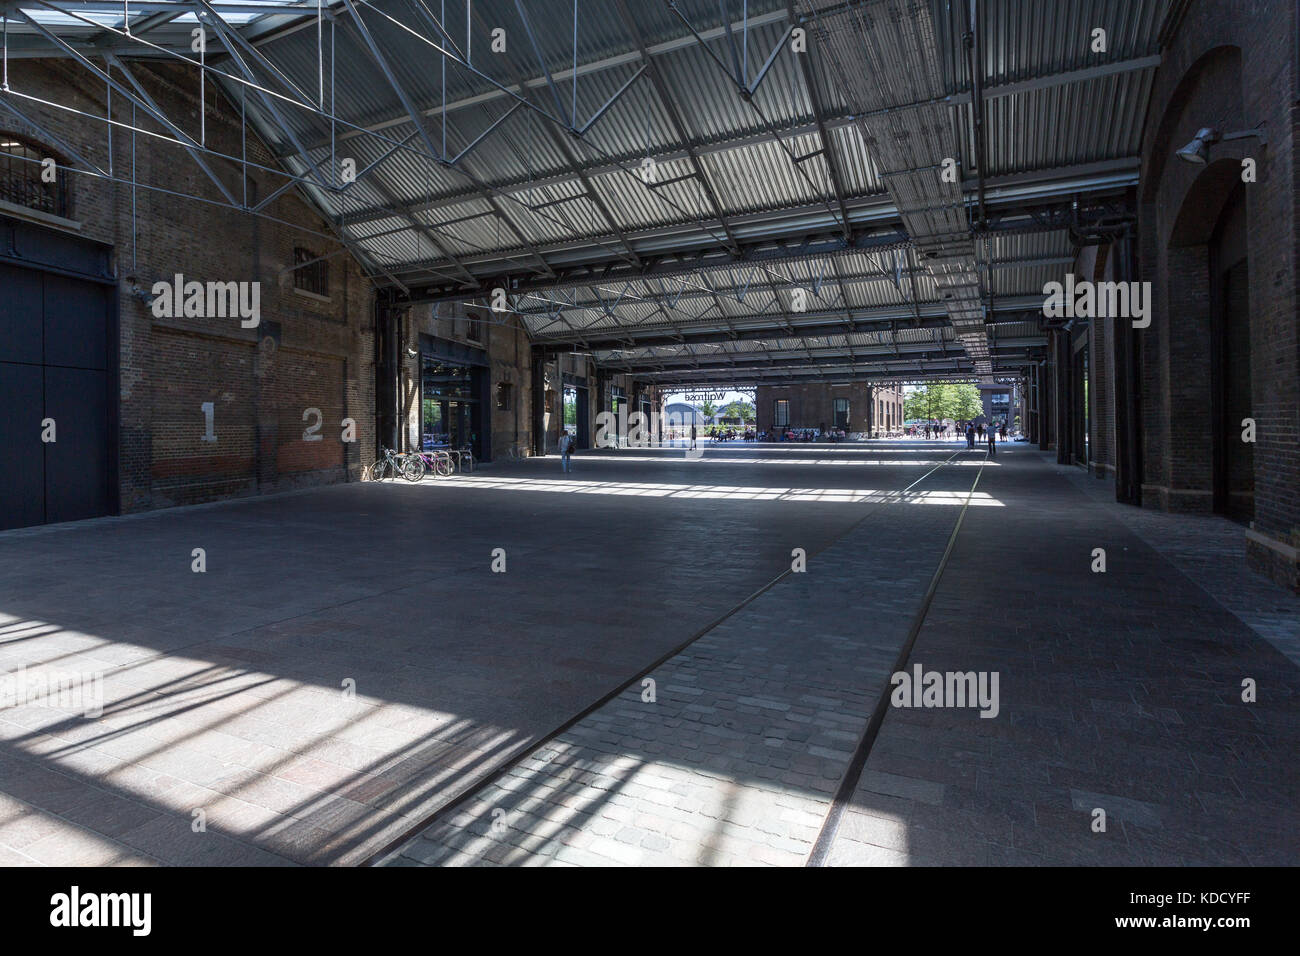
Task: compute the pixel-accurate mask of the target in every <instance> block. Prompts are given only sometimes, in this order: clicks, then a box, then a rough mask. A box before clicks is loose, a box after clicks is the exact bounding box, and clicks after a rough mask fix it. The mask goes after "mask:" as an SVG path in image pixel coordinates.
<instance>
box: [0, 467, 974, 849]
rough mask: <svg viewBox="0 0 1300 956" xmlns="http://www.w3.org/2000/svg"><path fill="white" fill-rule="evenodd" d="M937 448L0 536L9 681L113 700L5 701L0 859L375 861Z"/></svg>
mask: <svg viewBox="0 0 1300 956" xmlns="http://www.w3.org/2000/svg"><path fill="white" fill-rule="evenodd" d="M936 453H937V450H936V449H932V448H908V449H897V450H887V449H886V450H876V449H863V448H858V449H853V450H849V449H844V450H837V449H826V450H818V449H810V448H807V447H801V448H799V449H792V450H789V451H785V450H769V451H766V452H759V451H756V450H754V449H752V448H750V449H737V451H736V452H734V453H733V452H730V451H728V452H721V451H718V452H715V451H713V450H708V451H706V453H705V457H704V458H703V459H702V460H700V461H686V460H685V459H684V457H683V453H682V452H676V453H669V452H659V453H655V454H635V455H634V454H631V453H627V454H620V455H610V456H605V457H598V456H579V457H578V458H577V459H576V460H575V463H574V464H575V470H574V473H573V474H572V475H568V476H564V475H562V474H561V472H560V467H559V462H558V460H556V459H554V458H551V459H547V460H538V461H530V462H526V463H521V464H518V465H513V466H501V467H497V468H492V469H484V470H482V471H481V472H479V473H477V474H475V475H474V476H465V477H457V478H453V479H450V480H447V481H432V480H430V481H426V482H423V483H421V484H419V485H408V484H406V483H404V482H396V483H391V482H385V483H382V484H374V483H368V484H364V485H357V484H354V485H346V486H336V487H330V488H322V489H318V490H313V491H306V492H301V493H296V494H289V495H281V496H275V497H269V498H257V499H248V500H241V501H233V502H227V503H223V504H220V505H212V506H200V507H195V508H181V509H175V510H171V511H165V512H154V513H150V514H145V515H138V516H132V517H127V518H115V519H99V520H95V521H89V522H76V523H70V524H66V525H53V526H47V527H42V528H34V529H22V530H18V531H12V532H5V533H3V534H0V679H6V678H7V679H10V680H14V681H16V680H21V679H24V676H23V675H27V677H33V676H36V677H40V676H51V675H61V676H63V677H74V678H75V677H80V678H83V679H84V680H85V681H86V682H87V684H88V686H87V692H88V693H90V694H91V695H92V696H93V695H94V694H95V691H96V689H97V690H98V693H99V696H102V701H101V703H102V706H103V712H102V713H100V714H98V715H87V713H86V710H87V708H78V707H75V706H72V703H74V702H67V705H66V706H65V702H62V701H58V700H55V699H54V698H53V695H38V696H37V699H35V700H33V701H31V702H28V701H26V700H23V701H22V702H18V703H16V704H15V703H14V702H13V701H12V700H10V701H6V702H4V704H3V705H0V863H16V864H74V865H89V864H97V863H123V864H125V863H145V864H149V863H160V862H161V863H173V864H191V863H241V864H253V863H256V864H276V865H278V864H286V863H311V864H320V863H331V864H340V863H341V864H346V863H353V862H357V861H360V860H362V859H365V858H367V857H368V856H370V855H371V854H373V853H374V852H376V851H377V850H378V849H380V848H382V847H383V846H385V845H386V844H387V843H389V842H390V841H391V840H393V839H395V838H398V837H400V836H401V835H402V834H403V833H407V832H410V831H411V829H412V828H414V827H415V826H417V825H418V823H419V822H420V821H421V820H423V819H426V818H427V816H428V815H429V814H430V813H431V812H433V810H434V809H436V808H437V807H439V806H441V805H443V804H444V803H446V802H447V801H448V800H449V799H452V798H453V797H455V796H456V795H457V794H459V793H461V792H463V791H466V790H468V789H473V788H474V787H475V786H477V785H478V784H480V783H481V782H482V781H483V780H485V779H487V778H488V777H489V776H490V775H491V774H492V773H493V772H494V771H495V770H496V769H497V768H498V767H500V766H501V765H502V764H503V763H507V762H509V761H510V760H511V759H513V758H514V757H517V756H519V755H520V754H522V753H525V752H527V750H528V749H531V747H532V745H533V744H534V743H535V742H536V741H537V740H539V739H543V738H545V737H546V736H548V735H549V734H550V733H551V732H552V731H554V730H555V728H557V727H559V726H561V725H562V724H563V723H564V722H565V721H567V720H568V719H570V718H571V717H573V716H574V715H575V714H578V713H579V712H581V711H582V710H583V709H584V708H585V707H587V706H588V705H590V704H591V703H592V702H593V701H596V700H599V699H601V698H602V697H603V696H605V695H606V694H608V693H610V692H612V691H614V690H615V689H617V688H618V687H619V686H620V685H621V684H622V683H623V682H624V681H626V680H627V679H628V678H629V677H630V676H632V675H634V674H636V673H637V672H638V671H640V670H642V669H644V668H646V667H649V666H650V665H651V664H653V663H654V662H655V661H656V660H658V659H659V658H661V657H663V656H664V655H665V654H669V653H671V652H672V650H673V649H674V648H677V647H679V646H680V645H681V643H682V642H683V641H685V640H686V639H687V638H688V637H690V636H691V635H692V634H694V633H696V632H698V631H700V630H701V629H702V628H705V627H707V626H708V625H709V624H710V623H711V622H713V621H716V620H717V619H718V618H719V617H720V616H721V615H722V614H724V613H726V611H727V610H729V609H730V608H732V607H734V605H735V604H736V602H737V601H738V600H740V599H741V598H742V597H743V596H744V595H747V594H750V593H752V592H753V591H754V590H755V589H757V588H759V587H761V586H762V585H764V584H766V583H767V582H769V581H771V580H772V579H773V578H774V577H775V576H776V575H777V574H779V573H780V572H781V571H782V570H783V569H787V568H789V566H790V552H791V549H792V548H795V547H802V548H805V549H806V550H807V551H808V552H809V553H810V554H813V553H815V552H816V551H817V550H818V549H820V548H822V547H823V546H824V545H825V544H826V543H828V542H829V541H831V540H833V539H834V538H835V537H836V536H837V535H839V534H841V533H842V532H843V531H844V530H845V529H846V528H848V527H849V526H851V525H852V524H853V523H854V522H855V521H856V520H857V519H858V518H859V517H860V516H861V515H862V514H863V513H864V511H865V510H867V509H869V508H871V507H873V505H872V502H873V501H878V500H880V499H881V498H882V497H883V496H885V495H886V494H887V493H888V492H889V491H890V490H891V489H894V490H896V489H898V488H900V487H902V486H904V485H905V484H907V483H908V482H909V481H911V480H912V477H914V476H916V475H919V474H922V473H924V471H925V470H926V469H927V468H929V467H931V465H930V464H929V463H930V462H933V461H938V460H942V457H945V456H946V455H947V454H949V452H944V453H943V455H942V456H940V457H938V458H936ZM817 459H825V460H827V461H833V462H837V463H838V464H836V465H835V466H829V465H828V466H826V467H822V466H819V465H816V464H813V461H814V460H817ZM755 461H757V462H758V463H757V464H755V463H754V462H755ZM577 491H580V492H582V493H574V492H577ZM918 510H928V509H918ZM936 510H939V511H949V510H951V509H949V508H947V507H938V508H937V509H936ZM195 548H202V549H204V552H205V561H206V570H204V572H203V573H197V572H195V571H194V570H192V567H193V561H194V560H195V559H194V557H193V550H194V549H195ZM497 548H501V549H503V551H504V553H505V557H506V561H507V565H506V567H507V570H506V572H505V573H495V572H493V571H492V562H493V552H494V551H495V549H497ZM96 682H98V684H96ZM2 689H3V687H0V690H2ZM9 704H13V705H12V706H9ZM196 812H197V813H198V814H201V822H202V824H203V826H202V827H199V824H200V816H197V815H196Z"/></svg>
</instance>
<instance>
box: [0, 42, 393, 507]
mask: <svg viewBox="0 0 1300 956" xmlns="http://www.w3.org/2000/svg"><path fill="white" fill-rule="evenodd" d="M9 69H10V85H11V87H12V88H13V89H15V90H17V91H20V92H28V93H31V94H33V95H37V96H40V97H42V98H44V99H48V100H52V101H54V102H58V103H62V104H66V105H68V106H71V107H72V108H74V109H76V110H80V111H83V112H85V113H89V114H92V115H98V116H103V115H105V114H106V112H107V109H108V103H107V98H106V96H105V89H104V85H103V84H102V83H101V82H99V81H92V80H91V78H90V74H89V73H88V72H87V71H86V70H84V68H82V67H80V66H78V65H76V64H73V63H71V62H69V61H62V60H21V61H15V62H12V63H11V64H10V67H9ZM130 69H131V70H132V72H133V73H134V75H135V77H136V79H137V80H139V81H140V83H141V84H142V85H143V86H144V88H145V89H146V90H147V91H148V93H149V94H150V96H152V97H153V99H154V100H155V101H156V102H157V103H158V105H159V106H160V108H161V109H162V110H163V111H164V112H165V113H166V114H167V115H168V116H169V117H170V118H171V119H172V121H173V122H175V123H177V124H178V125H180V126H181V127H182V128H183V129H185V130H186V131H187V132H189V133H190V134H191V135H194V136H195V137H196V138H197V137H198V135H199V116H198V112H199V108H200V104H199V100H198V97H197V96H196V89H195V84H194V83H193V77H192V76H189V75H188V74H185V73H182V72H181V71H180V70H178V69H177V68H175V67H174V66H173V65H172V64H167V63H156V64H143V63H140V62H138V61H134V62H132V63H131V64H130ZM118 78H119V79H121V76H120V75H119V76H118ZM15 102H17V101H15ZM112 105H113V110H112V115H113V118H114V119H115V120H117V121H119V122H122V123H128V124H129V123H131V122H132V111H131V104H130V103H129V102H128V101H127V100H126V99H125V97H123V96H121V95H117V94H115V95H114V96H113V103H112ZM21 108H22V109H23V111H24V112H25V113H27V114H28V116H29V117H30V119H31V120H32V123H30V124H29V123H25V122H22V121H20V120H17V119H15V118H13V117H12V116H9V115H8V114H7V113H3V112H0V130H3V131H6V132H12V133H17V134H18V135H20V136H22V137H23V138H25V139H28V140H31V141H34V142H35V143H37V144H40V145H41V146H42V147H48V148H49V152H50V154H51V155H53V156H55V157H56V158H57V159H59V161H60V162H61V163H62V162H67V161H70V157H69V156H65V155H63V153H62V151H61V150H60V149H58V148H56V147H54V146H53V144H52V143H51V142H50V141H49V139H48V138H47V135H46V134H47V133H50V134H53V136H55V137H57V138H58V139H59V140H61V141H62V142H64V143H66V144H67V145H69V146H70V147H72V149H73V150H75V151H76V152H77V153H79V154H80V155H81V156H83V157H84V158H85V159H87V160H88V161H90V162H92V163H94V164H96V165H98V166H99V167H100V168H101V169H104V170H108V169H110V160H111V169H112V171H113V174H114V178H115V180H116V181H114V180H108V179H103V178H95V177H91V176H87V175H83V174H79V173H70V174H69V179H70V181H71V183H72V189H73V200H74V206H73V210H72V217H73V220H74V221H73V222H71V223H68V222H63V223H53V227H54V228H60V229H63V230H66V231H69V232H72V233H74V234H77V235H81V236H84V237H86V238H88V239H93V240H97V241H99V242H104V243H108V244H111V245H112V246H113V248H114V256H115V262H116V271H117V275H118V276H119V284H118V303H119V311H120V348H119V362H120V396H119V399H120V401H119V409H120V437H119V446H120V468H119V471H120V486H121V505H122V510H123V511H124V512H133V511H142V510H147V509H150V508H156V507H163V506H167V505H172V504H179V503H189V502H197V501H206V500H212V499H215V498H222V497H227V496H230V495H236V494H247V493H256V492H267V491H275V490H281V489H286V488H292V487H298V486H301V485H309V484H316V483H321V482H334V481H342V480H346V479H347V478H348V477H349V476H351V477H353V478H355V477H357V476H358V475H359V473H360V471H361V468H362V467H363V466H364V465H365V464H366V463H368V462H369V460H370V459H371V457H372V449H373V447H374V362H373V343H372V336H373V318H372V308H371V303H372V299H373V291H372V288H371V285H370V283H369V281H368V280H367V279H366V278H365V277H364V276H363V274H362V272H361V269H360V268H359V266H358V265H357V264H356V263H355V261H353V260H352V259H351V258H350V257H349V256H348V255H347V254H346V253H343V252H342V251H341V246H340V245H339V244H338V243H337V242H336V241H334V240H333V239H332V238H331V237H330V236H329V234H328V232H329V230H328V226H327V225H326V224H325V223H324V222H322V221H321V219H320V217H319V216H318V215H316V214H315V213H314V212H313V210H312V209H311V208H310V207H309V206H308V205H307V203H306V202H305V200H303V199H302V198H301V197H300V196H298V195H297V194H296V192H295V191H294V190H289V191H287V192H285V193H284V194H282V195H281V196H279V197H277V198H276V199H275V200H273V201H272V202H271V203H270V204H269V205H268V206H267V207H266V208H265V209H264V210H262V212H263V213H264V214H265V215H264V217H260V218H259V217H256V216H253V215H250V214H248V213H246V212H244V211H242V210H240V209H238V208H232V207H230V206H229V205H228V204H224V203H225V200H224V199H223V197H222V194H221V192H220V191H219V189H218V188H217V187H216V186H215V185H214V184H213V183H212V182H211V180H210V179H209V178H208V176H207V175H206V174H205V173H204V172H203V171H202V170H201V169H200V168H199V167H198V165H197V164H196V163H195V161H194V160H193V159H192V158H191V157H190V155H189V154H188V153H187V152H186V151H185V150H184V149H181V148H180V147H177V146H172V145H169V144H167V143H164V142H161V141H160V140H158V139H157V138H156V137H152V136H147V135H143V134H137V135H136V136H135V142H134V178H135V181H136V183H137V186H136V187H135V188H134V189H133V188H132V185H131V179H132V174H133V150H132V136H131V134H130V133H129V131H126V130H124V129H123V128H121V127H119V128H116V129H115V130H114V132H113V139H112V144H113V146H112V155H111V157H110V155H109V147H108V136H107V132H106V127H105V124H104V123H102V122H95V121H93V120H91V119H88V118H86V117H82V116H77V115H75V114H73V113H70V112H67V111H64V110H57V109H53V108H50V107H44V106H42V105H40V104H37V103H32V102H30V101H22V105H21ZM204 109H205V117H206V134H207V135H206V146H207V147H208V148H209V149H211V150H214V151H217V152H220V153H224V154H226V155H234V156H238V155H240V152H241V149H243V148H244V144H243V143H242V142H241V131H242V126H241V123H240V117H239V110H238V107H237V106H235V105H233V104H231V103H229V102H228V101H226V100H225V99H224V98H223V97H222V96H221V94H220V93H219V92H218V91H215V90H214V88H213V86H212V85H209V86H208V87H207V96H206V99H205V103H204ZM136 121H137V124H138V125H140V126H142V127H143V128H146V129H153V130H156V131H158V132H160V133H161V132H165V130H164V129H163V127H161V126H160V125H158V124H153V123H150V122H149V121H147V120H146V119H145V116H144V113H143V111H141V110H138V109H137V111H136ZM247 149H248V156H249V159H250V160H253V161H256V162H259V163H261V164H263V165H267V166H273V165H274V161H273V159H272V158H271V156H270V154H269V152H268V151H267V149H266V147H265V146H264V145H263V144H262V143H261V142H259V141H258V140H257V139H256V138H254V137H252V136H251V133H250V137H249V139H248V142H247ZM206 159H207V162H208V163H209V165H210V166H211V167H212V169H213V171H214V172H215V174H216V175H217V177H218V178H219V179H220V180H221V181H222V183H223V184H225V186H226V188H227V189H228V190H229V191H230V192H231V193H232V195H233V196H234V197H235V199H236V202H241V201H242V200H243V197H244V189H245V185H246V186H247V191H248V192H247V195H248V199H249V204H250V205H252V204H254V203H255V202H256V201H257V200H258V198H259V197H264V196H267V195H269V194H270V193H272V192H274V191H275V190H276V189H277V188H278V187H279V186H280V185H281V184H282V183H283V182H284V179H283V177H280V176H277V175H275V174H274V173H270V172H261V171H258V170H251V171H250V172H249V175H248V178H247V183H246V184H245V182H244V181H243V179H242V178H241V175H240V170H239V166H238V164H236V163H232V162H229V161H227V160H224V159H221V158H220V157H212V156H207V157H206ZM145 186H160V187H163V188H165V189H168V190H171V191H173V192H177V193H186V194H193V195H195V196H198V197H200V199H192V198H186V197H183V196H176V195H170V194H168V193H165V192H161V191H157V190H152V189H148V188H144V187H145ZM202 200H207V201H202ZM7 212H9V213H10V214H16V213H14V212H13V211H12V210H7ZM48 224H50V223H48V221H47V225H48ZM295 246H302V247H304V248H307V249H310V250H311V251H312V252H313V253H315V254H316V255H321V256H328V257H329V258H328V259H327V260H326V261H327V262H328V263H329V267H328V268H329V289H328V292H329V295H328V296H327V297H324V298H322V297H320V296H311V295H306V294H303V293H301V292H298V291H296V290H295V289H294V282H293V279H294V276H293V274H292V273H291V272H289V271H287V270H288V267H290V266H292V265H293V264H294V248H295ZM177 273H180V274H182V275H184V276H185V278H186V279H187V280H198V281H200V282H209V281H212V282H229V281H234V282H250V283H251V282H260V283H261V296H260V315H261V324H260V325H259V326H258V327H256V328H248V329H245V328H241V326H240V321H239V319H238V318H183V317H182V318H158V317H156V316H155V315H154V314H153V311H152V310H151V309H150V308H149V306H148V305H147V304H146V303H145V302H144V301H143V300H142V299H141V298H140V297H139V296H137V295H136V294H134V292H133V290H132V283H134V285H135V287H136V288H138V289H140V290H142V292H144V293H148V292H150V291H151V290H152V287H153V284H154V283H155V282H157V281H159V280H164V281H170V280H171V279H172V277H173V276H174V275H175V274H177ZM205 402H211V403H212V404H213V407H214V412H213V434H215V436H216V441H215V442H209V441H204V440H203V436H204V432H205V428H206V424H205V417H204V413H203V410H202V405H203V404H204V403H205ZM309 408H316V409H319V410H320V413H321V416H320V418H321V427H320V429H319V432H318V434H320V435H321V436H322V438H321V440H320V441H304V430H305V429H308V428H309V427H310V426H311V425H312V424H314V422H315V421H316V418H315V416H314V415H313V416H310V417H309V419H308V420H307V421H304V419H303V413H304V411H305V410H307V409H309ZM345 417H352V418H354V419H355V420H356V422H357V440H356V442H355V443H352V444H347V443H344V442H343V441H342V440H341V438H342V424H341V423H342V420H343V418H345Z"/></svg>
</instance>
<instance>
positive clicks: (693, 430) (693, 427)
mask: <svg viewBox="0 0 1300 956" xmlns="http://www.w3.org/2000/svg"><path fill="white" fill-rule="evenodd" d="M691 447H692V448H694V447H695V426H694V425H691Z"/></svg>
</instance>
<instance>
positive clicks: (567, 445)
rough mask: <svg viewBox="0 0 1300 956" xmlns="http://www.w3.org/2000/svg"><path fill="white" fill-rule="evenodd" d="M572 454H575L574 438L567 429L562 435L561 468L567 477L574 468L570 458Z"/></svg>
mask: <svg viewBox="0 0 1300 956" xmlns="http://www.w3.org/2000/svg"><path fill="white" fill-rule="evenodd" d="M572 454H573V436H572V435H570V434H569V432H568V430H567V429H566V430H565V431H564V433H563V434H561V435H560V467H561V468H562V469H563V471H564V473H565V474H566V475H567V474H568V473H569V472H570V471H571V470H572V468H573V466H572V465H571V464H570V462H569V458H570V456H571V455H572Z"/></svg>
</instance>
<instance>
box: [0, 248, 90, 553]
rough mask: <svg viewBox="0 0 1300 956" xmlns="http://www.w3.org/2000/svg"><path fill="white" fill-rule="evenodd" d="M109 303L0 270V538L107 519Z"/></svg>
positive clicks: (64, 281) (32, 273) (53, 280)
mask: <svg viewBox="0 0 1300 956" xmlns="http://www.w3.org/2000/svg"><path fill="white" fill-rule="evenodd" d="M110 295H111V291H110V289H109V288H108V287H106V286H102V285H98V284H96V283H93V282H85V281H81V280H79V279H74V278H69V277H64V276H60V275H55V274H52V273H47V272H39V271H36V270H32V269H25V268H17V267H13V266H7V265H0V500H3V501H4V508H3V509H0V528H18V527H24V526H26V525H33V524H41V523H43V522H54V521H72V520H75V519H78V518H93V517H97V516H99V515H104V514H108V513H109V511H110V507H111V506H110V503H111V500H112V494H111V492H112V489H111V488H110V487H109V482H110V469H109V457H110V447H109V445H110V428H109V401H110V396H109V394H108V391H109V381H110V355H111V354H112V353H111V343H110V341H109V339H110V337H111V313H110V309H111V300H110ZM42 435H48V436H49V437H50V438H52V439H53V440H52V441H43V440H42Z"/></svg>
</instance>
